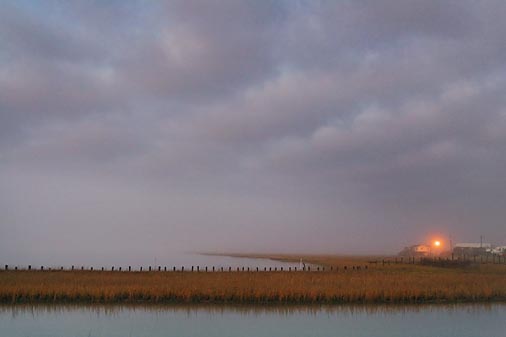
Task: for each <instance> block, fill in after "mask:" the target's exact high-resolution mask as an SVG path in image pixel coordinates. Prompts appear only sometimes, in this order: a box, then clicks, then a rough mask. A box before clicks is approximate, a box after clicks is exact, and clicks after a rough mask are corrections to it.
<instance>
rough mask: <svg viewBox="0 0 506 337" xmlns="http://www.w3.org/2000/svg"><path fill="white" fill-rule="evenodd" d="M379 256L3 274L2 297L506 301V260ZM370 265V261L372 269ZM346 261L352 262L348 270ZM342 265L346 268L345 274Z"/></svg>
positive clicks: (5, 300) (178, 300)
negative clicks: (299, 263) (291, 265)
mask: <svg viewBox="0 0 506 337" xmlns="http://www.w3.org/2000/svg"><path fill="white" fill-rule="evenodd" d="M271 257H272V258H274V259H280V260H286V261H289V260H291V261H294V260H298V259H299V257H294V256H271ZM372 259H373V258H371V257H367V258H366V257H363V258H360V257H348V258H342V257H341V258H339V257H332V256H306V257H304V261H306V262H307V263H314V264H319V265H322V266H323V265H324V266H326V267H327V268H326V271H325V272H322V271H320V272H317V271H311V272H300V271H298V272H293V271H292V272H286V271H284V272H280V271H277V272H274V271H273V272H246V271H245V272H202V271H201V272H198V273H197V272H157V271H156V272H119V271H114V272H111V271H43V272H41V271H1V272H0V302H2V303H36V302H44V303H273V304H279V303H300V304H303V303H437V302H449V303H453V302H487V301H506V265H498V264H497V265H494V264H486V265H474V266H470V267H466V268H440V267H430V266H420V265H409V264H390V265H382V264H381V263H380V264H369V263H368V261H370V260H372ZM359 265H360V266H362V268H361V269H360V270H353V269H352V266H359ZM365 265H368V268H367V269H365V268H364V266H365ZM330 266H333V271H330ZM344 266H348V268H347V270H346V271H345V270H344ZM336 267H339V269H338V271H336V269H337V268H336ZM357 269H358V268H357ZM312 270H314V268H313V269H312Z"/></svg>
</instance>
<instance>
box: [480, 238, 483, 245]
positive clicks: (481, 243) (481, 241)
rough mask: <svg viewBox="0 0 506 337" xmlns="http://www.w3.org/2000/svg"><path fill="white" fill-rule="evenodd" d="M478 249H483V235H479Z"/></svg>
mask: <svg viewBox="0 0 506 337" xmlns="http://www.w3.org/2000/svg"><path fill="white" fill-rule="evenodd" d="M480 248H483V235H480Z"/></svg>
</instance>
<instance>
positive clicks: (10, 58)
mask: <svg viewBox="0 0 506 337" xmlns="http://www.w3.org/2000/svg"><path fill="white" fill-rule="evenodd" d="M504 15H506V5H505V4H504V3H503V2H502V1H480V2H476V1H447V2H444V3H441V2H440V1H379V2H378V1H339V2H334V1H321V2H317V1H311V2H306V1H286V2H285V1H272V2H271V1H240V2H237V1H212V2H209V1H173V2H167V3H146V2H137V1H118V2H107V3H104V2H90V1H83V2H72V3H64V2H59V1H55V2H47V3H46V4H45V5H44V6H42V5H40V4H37V3H31V2H28V1H21V2H8V3H5V4H3V5H2V7H1V8H0V46H1V47H0V256H2V257H4V258H5V259H6V260H9V261H16V263H25V262H27V261H31V260H33V259H35V258H37V259H40V260H41V261H42V260H44V259H48V260H52V261H54V262H55V263H57V262H59V261H61V262H67V260H70V259H80V260H82V261H86V260H87V259H88V260H93V261H97V260H98V259H99V258H100V259H105V260H108V261H116V260H121V259H128V258H133V257H134V256H135V257H136V258H137V259H138V260H139V261H141V260H142V259H151V258H152V257H153V256H167V255H169V254H170V252H172V251H179V250H247V251H260V250H262V251H284V252H294V251H303V252H328V253H371V252H379V253H389V252H395V251H396V250H398V249H399V248H402V247H403V246H404V245H407V244H410V243H416V242H419V241H422V240H425V239H426V238H427V237H429V236H431V235H441V236H444V237H447V236H448V235H449V234H451V235H452V236H453V238H454V240H457V241H460V240H461V241H473V240H476V237H479V235H480V234H482V235H484V236H485V238H486V239H487V240H489V241H493V242H494V243H503V244H505V243H506V233H505V228H506V223H505V218H506V216H505V215H506V213H505V210H504V203H505V201H506V192H505V191H506V178H505V176H504V172H506V109H505V103H506V102H505V101H506V98H505V96H504V92H505V91H506V63H505V62H504V60H506V47H505V46H506V45H505V44H504V41H503V40H504V36H505V35H506V24H504V20H503V18H504Z"/></svg>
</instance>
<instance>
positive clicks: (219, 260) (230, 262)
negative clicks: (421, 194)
mask: <svg viewBox="0 0 506 337" xmlns="http://www.w3.org/2000/svg"><path fill="white" fill-rule="evenodd" d="M4 264H8V263H3V264H2V266H3V265H4ZM41 264H43V265H44V266H45V268H46V269H47V268H53V269H59V268H60V267H61V266H63V267H64V268H66V269H69V268H70V267H71V265H74V266H75V267H76V268H78V269H79V268H81V266H84V267H85V268H87V269H89V268H90V267H93V268H94V269H95V270H99V269H100V268H102V267H104V268H106V269H111V267H112V266H114V267H115V268H116V270H118V268H119V267H121V268H122V270H127V269H128V266H132V268H133V269H134V270H139V268H140V267H143V268H144V270H147V269H148V267H149V266H152V267H153V268H155V269H156V268H157V266H161V267H162V268H163V267H167V268H168V269H169V270H172V268H173V267H176V268H177V269H179V270H180V269H181V267H184V268H185V269H186V270H189V269H191V267H192V266H194V267H196V266H200V267H202V269H203V268H205V267H206V266H207V267H209V268H210V269H212V267H213V266H214V267H215V268H216V269H220V268H224V269H228V268H229V267H232V268H233V269H236V268H237V267H240V268H241V267H244V268H248V267H250V268H252V269H254V268H256V267H258V268H261V269H263V268H276V267H277V268H280V267H284V268H288V267H292V268H293V267H299V263H298V262H297V263H291V262H281V261H275V260H270V259H250V258H238V257H229V256H216V255H202V254H192V253H177V252H175V253H171V254H167V256H165V257H163V258H154V259H153V260H140V261H107V262H104V261H100V262H96V261H67V262H65V263H60V264H58V263H56V264H55V263H52V264H47V263H45V264H44V263H39V264H37V263H35V262H26V263H24V264H17V265H16V264H11V265H10V267H11V268H14V267H15V266H17V267H18V268H20V269H26V268H27V266H28V265H32V268H34V269H39V268H40V265H41ZM0 336H1V335H0Z"/></svg>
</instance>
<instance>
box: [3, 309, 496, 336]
mask: <svg viewBox="0 0 506 337" xmlns="http://www.w3.org/2000/svg"><path fill="white" fill-rule="evenodd" d="M0 335H1V336H9V337H60V336H61V337H102V336H103V337H106V336H107V337H128V336H132V337H158V336H178V337H186V336H210V337H214V336H215V337H226V336H242V337H250V336H251V337H262V336H269V337H271V336H286V337H296V336H308V337H309V336H311V337H319V336H322V337H323V336H325V337H328V336H343V337H366V336H367V337H428V336H431V337H450V336H451V337H504V336H506V304H493V305H452V306H442V305H424V306H324V307H311V306H309V307H308V306H306V307H293V306H284V307H258V306H249V307H248V306H233V307H229V306H41V305H35V306H21V305H14V306H0Z"/></svg>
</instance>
